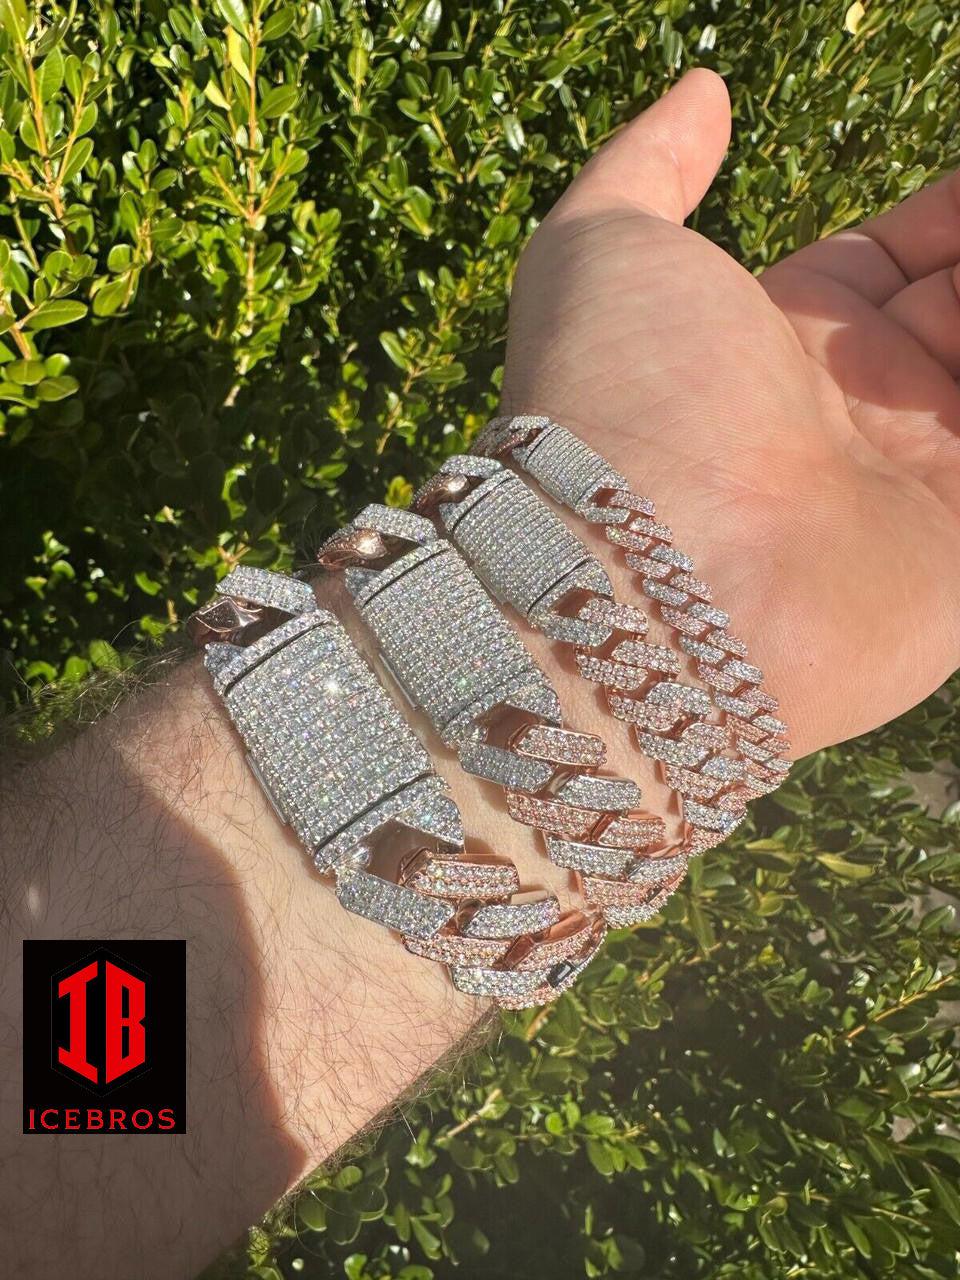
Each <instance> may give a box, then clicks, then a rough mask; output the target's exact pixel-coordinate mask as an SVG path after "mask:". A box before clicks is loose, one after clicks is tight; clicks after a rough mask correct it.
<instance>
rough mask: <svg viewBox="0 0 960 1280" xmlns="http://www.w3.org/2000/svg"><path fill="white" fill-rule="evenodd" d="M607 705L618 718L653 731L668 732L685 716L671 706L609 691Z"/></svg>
mask: <svg viewBox="0 0 960 1280" xmlns="http://www.w3.org/2000/svg"><path fill="white" fill-rule="evenodd" d="M607 705H608V706H609V708H610V711H611V712H612V714H613V715H615V716H616V717H617V719H618V720H626V721H627V722H628V723H629V724H635V725H636V726H637V727H638V728H641V729H648V730H649V731H650V732H651V733H668V732H669V731H670V730H671V729H672V728H673V727H674V726H675V725H677V724H679V723H680V721H681V720H683V719H684V718H685V714H684V712H683V711H682V710H679V709H678V710H675V709H674V708H673V707H671V706H663V705H657V704H654V703H649V702H642V701H641V700H640V699H639V698H628V697H624V696H623V695H622V694H619V693H610V692H609V691H608V693H607Z"/></svg>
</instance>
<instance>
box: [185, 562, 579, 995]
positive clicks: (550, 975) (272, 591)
mask: <svg viewBox="0 0 960 1280" xmlns="http://www.w3.org/2000/svg"><path fill="white" fill-rule="evenodd" d="M217 593H218V598H217V599H215V600H214V601H213V602H212V603H211V604H209V605H207V606H206V607H205V608H203V609H200V610H198V612H197V613H195V614H193V615H192V617H191V618H190V620H189V622H188V632H189V634H190V635H191V637H192V638H193V639H194V641H195V642H196V643H197V644H198V645H200V646H202V647H203V649H204V663H205V666H206V667H207V669H208V670H209V671H210V673H211V676H212V678H213V684H214V688H215V689H216V692H217V693H218V694H219V696H220V698H221V699H222V701H223V704H224V706H225V708H226V710H227V713H228V715H229V717H230V719H231V721H232V722H233V724H234V726H235V728H236V730H237V732H238V733H239V735H240V737H241V739H242V740H243V743H244V746H245V748H246V752H247V758H248V761H249V763H250V766H251V768H252V770H253V772H254V774H255V776H256V777H257V779H258V781H259V782H260V785H261V786H262V788H263V790H264V792H265V793H266V795H267V797H268V799H269V800H270V802H271V804H272V805H273V807H274V809H275V811H276V813H277V815H278V817H279V819H280V821H281V822H283V823H285V824H288V825H289V826H290V827H291V828H292V829H293V830H294V831H295V833H296V835H297V836H298V838H299V839H300V841H301V842H302V844H303V845H304V847H305V849H306V850H307V852H308V853H309V855H310V857H311V859H312V861H313V864H314V866H315V867H316V869H317V870H318V871H319V872H321V873H323V874H329V875H331V876H332V877H333V878H334V881H335V885H336V894H337V898H338V899H339V901H340V903H341V905H342V906H344V907H345V908H346V909H347V910H348V911H352V912H355V913H356V914H357V915H360V916H363V917H365V918H366V919H368V920H371V921H375V922H376V923H378V924H381V925H383V926H385V927H386V928H388V929H390V930H393V931H395V932H397V933H399V934H400V936H401V938H402V941H403V943H404V945H405V946H406V947H407V949H408V950H410V951H412V952H414V953H416V954H417V955H420V956H425V957H427V958H429V959H433V960H436V961H439V962H440V963H443V964H445V965H448V966H449V970H450V975H451V978H452V980H453V983H454V985H455V986H456V987H457V988H458V989H459V990H461V991H464V992H467V993H469V994H474V995H484V996H492V997H493V998H494V999H495V1000H496V1001H497V1002H498V1003H499V1004H501V1005H503V1006H505V1007H510V1008H522V1007H526V1006H531V1005H540V1004H544V1003H546V1002H548V1001H550V1000H553V999H555V998H556V997H557V996H558V995H559V994H560V993H561V992H562V991H563V990H565V989H566V988H567V987H568V986H569V985H570V984H571V983H572V982H573V981H574V979H575V978H576V977H577V975H578V974H579V973H580V972H581V970H582V969H583V968H584V967H585V965H586V964H587V963H588V961H589V960H590V959H591V958H592V956H593V955H594V954H595V952H596V950H597V947H598V946H599V945H600V942H601V940H602V937H603V927H602V925H601V924H598V922H597V921H596V920H593V919H591V918H589V917H588V916H587V915H586V914H584V913H582V912H578V911H568V912H561V909H560V905H559V902H558V901H557V899H556V897H555V896H554V895H552V894H548V893H546V892H544V891H535V892H533V893H532V894H524V893H522V892H521V886H520V880H519V876H518V873H517V870H516V867H515V866H514V865H513V863H512V862H511V861H509V860H508V859H506V858H500V857H491V856H484V857H476V858H472V857H470V856H469V855H468V854H467V853H466V852H465V850H464V836H463V827H462V822H461V817H460V813H459V811H458V809H457V806H456V805H455V804H454V802H453V800H452V799H451V797H450V796H449V795H448V794H447V791H446V784H445V783H444V782H443V780H442V779H441V778H439V777H438V776H437V774H436V773H435V772H434V770H433V766H432V763H431V760H430V757H429V755H428V754H427V752H426V750H425V749H424V747H423V745H422V744H421V743H420V741H419V739H418V738H417V736H416V735H415V733H414V732H413V730H412V729H411V727H410V726H409V725H408V724H407V722H406V720H405V719H404V717H403V716H402V715H401V713H400V711H399V710H398V708H397V707H396V705H395V704H394V702H393V700H392V699H391V698H390V697H389V696H388V694H387V693H386V691H385V690H384V689H383V687H382V686H381V685H380V683H379V681H378V680H377V678H376V677H375V676H374V674H373V672H372V671H371V669H370V667H369V666H368V665H367V664H366V662H365V661H364V660H363V658H362V657H361V656H360V655H359V653H358V652H357V650H356V648H355V647H354V645H353V642H352V641H351V639H350V638H349V636H348V635H347V633H346V631H345V630H344V629H343V627H341V626H340V624H339V623H338V622H337V621H336V619H335V618H334V617H333V615H332V614H330V613H328V612H326V611H325V610H322V609H318V608H317V606H316V602H315V598H314V594H313V590H312V588H311V587H310V586H309V585H308V584H307V583H306V582H303V581H300V580H298V579H296V578H290V577H286V576H284V575H281V574H277V573H272V572H269V571H267V570H262V569H255V568H250V567H246V566H241V567H239V568H236V569H234V570H233V571H232V572H231V573H229V574H228V575H227V576H226V577H225V578H224V579H223V580H222V581H221V582H220V584H219V586H218V588H217ZM381 862H383V863H385V865H387V866H389V867H390V868H391V869H392V870H393V875H392V876H389V875H383V874H378V873H377V870H374V869H373V868H375V867H377V868H379V865H380V863H381Z"/></svg>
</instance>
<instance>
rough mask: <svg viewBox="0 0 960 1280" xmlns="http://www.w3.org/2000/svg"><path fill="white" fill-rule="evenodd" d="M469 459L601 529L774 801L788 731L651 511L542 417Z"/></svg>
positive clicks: (494, 433)
mask: <svg viewBox="0 0 960 1280" xmlns="http://www.w3.org/2000/svg"><path fill="white" fill-rule="evenodd" d="M472 452H473V453H474V454H476V455H479V456H483V457H487V458H500V457H503V458H509V459H510V460H512V461H513V462H514V463H515V464H516V465H517V466H518V468H519V469H520V471H521V472H522V473H524V474H525V475H526V476H529V477H530V479H531V480H532V481H534V482H535V483H536V484H537V485H539V486H540V488H541V489H543V490H544V492H545V493H547V494H549V495H550V496H551V497H552V498H554V499H556V501H557V502H559V503H560V504H561V505H563V506H565V507H566V508H568V509H569V510H570V511H573V512H575V513H576V514H577V515H579V516H580V517H581V518H582V519H584V520H586V521H588V522H590V523H591V524H594V525H599V526H600V527H601V528H602V529H603V531H604V534H605V535H606V538H607V540H608V542H610V543H611V544H612V545H613V546H615V547H618V548H619V549H620V550H621V551H622V552H623V553H624V555H625V557H626V563H627V566H628V567H629V568H630V569H632V570H633V571H634V572H635V573H636V574H637V576H638V577H639V580H640V587H641V590H642V591H643V593H644V595H646V596H647V597H648V599H650V600H652V601H653V602H654V603H655V605H656V607H657V609H658V612H659V616H660V617H661V618H662V619H663V621H664V622H665V623H666V624H667V626H668V627H670V628H671V629H672V630H673V631H674V633H675V634H676V635H677V636H678V644H679V646H680V648H681V649H682V650H683V651H684V652H685V653H687V654H688V655H689V656H690V657H692V658H693V659H694V660H695V668H696V672H697V675H698V676H699V677H700V679H701V680H702V681H703V683H704V684H705V685H706V686H707V688H708V689H709V690H710V694H711V699H712V701H713V703H714V705H715V706H716V707H717V708H718V709H719V710H720V711H722V712H723V713H724V715H725V724H726V728H727V731H728V733H729V735H730V740H731V742H732V744H733V748H734V751H735V753H736V756H737V758H738V759H739V760H740V761H741V762H743V763H744V765H745V768H746V770H748V771H749V777H750V783H749V785H750V787H751V788H753V789H755V790H758V791H760V790H766V791H771V790H773V789H774V788H776V787H777V786H779V785H780V783H781V782H782V781H783V780H784V778H785V776H786V775H787V773H788V772H789V769H790V762H789V760H788V759H787V755H786V753H787V752H788V751H789V749H790V744H789V742H788V741H787V737H786V735H787V726H786V725H785V724H784V722H783V721H782V720H780V719H778V718H777V716H776V712H777V710H778V704H777V700H776V698H774V697H773V696H772V695H771V694H769V693H767V692H766V690H764V689H763V688H762V687H761V686H762V682H763V673H762V672H761V670H760V669H759V667H756V666H754V665H753V664H752V663H749V662H747V661H746V658H747V649H746V645H745V644H744V643H743V641H742V640H740V639H739V638H738V637H736V636H734V635H732V634H731V633H730V632H729V630H728V627H729V624H730V618H729V615H728V614H727V613H725V612H724V611H723V610H722V609H718V608H716V607H715V606H714V604H713V595H712V592H711V590H710V587H709V586H708V585H707V583H705V582H703V581H701V579H699V578H697V577H695V576H694V573H693V561H692V560H691V559H690V557H689V556H687V555H686V554H684V552H682V551H680V550H679V549H678V548H677V547H676V546H674V544H673V533H672V531H671V530H670V528H669V527H668V526H667V525H665V524H662V523H660V522H659V521H658V520H657V519H656V518H655V517H656V511H655V508H654V504H653V502H652V501H651V500H650V499H649V498H646V497H642V496H641V495H639V494H636V493H634V492H633V491H632V490H631V488H630V485H629V482H628V481H627V479H626V477H625V476H623V475H621V474H620V472H618V471H616V470H615V469H614V468H613V467H612V466H611V465H610V463H608V462H607V460H606V459H605V458H603V457H602V456H601V455H600V454H599V453H597V452H596V451H595V450H593V449H591V448H590V446H589V445H587V444H585V443H584V441H583V440H581V439H580V438H579V437H578V436H576V435H574V434H573V432H571V431H568V430H567V428H566V427H564V426H561V425H560V424H559V423H558V422H555V421H554V420H553V419H552V418H549V417H544V416H533V415H517V416H514V417H504V418H495V419H493V421H491V422H489V423H488V424H487V425H486V426H485V427H484V428H483V430H482V431H481V432H480V433H479V435H478V436H477V438H476V439H475V441H474V442H473V446H472ZM687 808H688V809H689V806H687Z"/></svg>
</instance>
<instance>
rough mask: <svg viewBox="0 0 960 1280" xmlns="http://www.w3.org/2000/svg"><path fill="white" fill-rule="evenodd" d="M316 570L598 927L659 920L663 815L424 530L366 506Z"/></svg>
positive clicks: (670, 886) (677, 875)
mask: <svg viewBox="0 0 960 1280" xmlns="http://www.w3.org/2000/svg"><path fill="white" fill-rule="evenodd" d="M318 560H319V562H320V564H321V565H322V566H324V567H325V568H326V569H328V570H330V569H343V570H344V571H345V576H346V583H347V587H348V589H349V591H350V593H351V594H352V596H353V599H354V602H355V604H356V605H357V608H358V611H359V613H360V615H361V616H362V618H363V619H364V621H365V622H366V624H367V626H368V627H369V628H370V630H371V632H372V633H373V635H374V637H375V638H376V641H377V644H378V646H379V649H380V653H381V656H382V657H383V660H384V662H385V664H386V666H387V667H388V669H389V670H390V671H391V673H392V674H393V676H394V678H395V679H396V681H397V683H398V684H399V686H400V687H401V689H402V690H403V691H404V693H405V694H406V696H407V697H408V698H409V700H410V701H411V703H412V704H413V705H414V706H416V707H418V708H419V709H421V710H422V711H423V712H424V713H425V714H426V716H427V718H428V719H429V720H430V722H431V724H432V725H433V727H434V729H435V730H436V731H437V733H438V734H439V735H440V737H441V738H442V740H443V741H444V742H445V743H446V744H447V745H448V746H450V747H452V748H454V749H455V750H456V752H457V756H458V759H459V762H460V764H461V765H462V766H463V768H464V769H466V771H467V772H469V773H472V774H474V775H475V776H477V777H480V778H484V779H486V780H488V781H490V782H493V783H496V784H499V785H500V786H501V787H502V788H503V789H504V792H505V796H506V803H507V808H508V811H509V813H510V815H511V817H513V818H514V819H515V820H516V821H517V822H520V823H523V824H524V825H527V826H530V827H532V828H534V829H536V830H537V831H539V832H540V833H541V835H542V838H543V842H544V846H545V850H546V852H547V853H548V855H549V856H550V857H551V858H552V859H553V861H554V862H555V863H557V865H559V866H561V867H564V868H566V869H568V870H570V871H572V872H574V873H575V874H576V875H577V876H578V877H579V884H580V888H581V889H582V892H583V895H584V897H585V898H586V899H587V901H588V902H589V903H591V904H592V905H593V906H594V907H596V908H598V909H599V910H600V911H601V912H602V915H603V918H604V919H605V920H606V922H607V923H608V924H612V925H626V924H631V923H634V922H636V921H639V920H647V919H649V918H650V917H651V916H653V915H655V914H656V913H657V912H658V911H659V909H660V907H661V906H662V905H663V903H664V902H665V901H666V899H667V898H668V897H669V895H670V894H671V893H672V892H673V891H674V889H675V888H676V887H677V885H678V884H679V883H680V881H681V880H682V878H683V875H684V872H685V868H686V858H685V856H684V855H682V854H680V855H676V854H671V855H669V856H667V857H657V856H656V854H657V853H658V852H659V851H660V850H661V849H662V846H663V839H664V824H663V821H662V819H660V818H658V817H655V816H653V815H651V814H649V813H647V812H645V811H644V810H641V809H640V807H639V804H640V789H639V787H637V785H636V783H634V782H632V781H630V780H629V779H626V778H619V777H609V776H604V775H601V774H599V773H598V772H597V770H598V769H599V768H600V766H601V765H602V764H603V761H604V757H605V747H604V744H603V741H602V739H601V738H599V737H598V736H597V735H596V734H592V733H582V732H579V731H576V730H574V729H571V728H569V727H568V726H567V725H566V724H565V723H564V721H563V718H562V714H561V710H560V704H559V699H558V697H557V694H556V691H555V689H554V688H553V686H552V684H551V683H550V681H549V680H548V678H547V677H546V675H545V674H544V673H543V671H542V670H541V669H540V668H539V667H538V666H537V664H536V663H535V662H534V660H533V658H532V656H531V655H530V654H529V652H528V651H527V649H526V647H525V646H524V645H523V644H522V642H521V641H520V638H519V636H518V635H517V633H516V632H515V630H514V628H513V627H512V626H511V624H510V623H509V622H508V621H507V619H506V618H505V617H504V616H503V615H502V614H501V612H500V610H499V609H498V608H497V607H496V605H495V604H494V602H493V601H492V600H491V598H490V596H489V595H488V594H487V593H486V591H485V590H484V589H483V587H482V585H481V584H480V582H479V581H478V579H477V578H476V576H475V575H474V573H473V572H472V570H471V569H470V567H469V566H468V565H467V563H466V561H465V560H464V559H463V557H462V556H460V554H459V553H458V552H457V551H456V549H455V548H454V547H453V546H452V545H451V544H450V543H449V542H446V541H444V540H442V539H440V538H439V537H438V535H437V531H436V529H435V528H434V526H433V523H432V522H431V521H430V520H427V519H425V518H424V517H422V516H419V515H415V514H413V513H412V512H409V511H401V510H397V509H395V508H388V507H383V506H376V505H373V506H369V507H366V508H364V510H363V511H361V512H360V513H359V514H358V515H357V516H356V517H355V518H354V519H353V520H352V521H351V522H350V524H349V525H347V526H346V527H345V528H344V529H343V530H341V531H340V532H339V533H337V534H335V535H334V536H333V537H332V538H331V539H329V540H328V542H327V543H326V544H325V545H324V546H323V547H322V548H321V550H320V552H319V555H318Z"/></svg>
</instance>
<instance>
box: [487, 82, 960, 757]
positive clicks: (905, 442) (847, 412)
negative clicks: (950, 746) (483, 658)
mask: <svg viewBox="0 0 960 1280" xmlns="http://www.w3.org/2000/svg"><path fill="white" fill-rule="evenodd" d="M729 139H730V110H729V101H728V98H727V92H726V88H725V86H724V84H723V81H722V80H721V79H720V78H719V76H717V75H715V74H713V73H712V72H710V71H706V70H696V71H691V72H690V73H689V74H688V75H687V76H685V77H684V78H683V79H682V80H681V81H680V82H679V83H678V85H677V86H676V87H675V88H674V89H673V90H672V91H671V92H670V93H669V94H667V95H666V96H665V97H664V98H662V99H661V100H660V101H659V102H657V103H656V104H655V105H654V106H653V107H651V108H650V110H648V111H646V112H644V113H643V115H641V116H639V117H638V118H637V119H636V120H635V121H633V122H632V123H631V124H630V126H629V127H627V128H625V129H624V130H622V131H621V132H620V133H619V134H618V135H617V136H616V137H615V138H614V139H613V140H612V141H611V142H610V143H609V144H608V145H607V146H605V147H604V148H603V149H602V150H601V151H600V152H599V153H598V154H597V155H596V157H594V159H593V160H591V162H590V163H589V164H588V165H586V166H585V168H584V169H583V170H582V171H581V173H580V174H579V176H578V177H577V179H576V181H575V182H574V183H573V184H572V185H571V187H570V188H569V190H568V191H567V192H566V194H565V195H564V196H563V198H562V199H561V200H560V201H559V202H558V204H557V205H556V206H555V208H554V209H553V210H552V211H551V213H550V214H549V216H548V217H547V218H546V219H545V220H544V222H543V224H542V225H541V226H540V228H539V229H538V230H537V232H536V234H535V235H534V237H533V239H532V241H531V242H530V245H529V247H528V248H527V250H526V252H525V253H524V255H523V258H522V260H521V264H520V268H519V273H518V277H517V281H516V286H515V291H514V295H513V302H512V306H511V312H510V337H509V343H508V352H507V365H506V372H505V381H504V411H505V412H532V413H546V414H550V415H553V416H556V417H557V418H558V420H559V421H561V422H563V423H564V424H565V425H566V426H568V427H570V428H571V429H572V430H575V431H576V432H577V433H578V434H580V435H582V436H583V437H584V438H585V439H586V440H588V441H589V443H590V444H592V445H593V446H594V447H595V448H596V449H598V450H599V451H600V452H601V453H603V454H604V455H605V456H606V457H608V458H609V459H610V460H611V461H612V462H613V464H614V465H615V466H616V467H617V468H618V469H619V470H621V471H623V472H624V473H625V474H626V476H627V477H628V479H630V480H631V482H632V483H633V484H634V485H635V486H636V488H638V489H639V490H640V491H641V492H642V493H645V494H647V495H649V496H650V497H652V498H653V499H654V500H655V502H656V503H657V510H658V514H659V516H660V518H661V519H664V520H666V522H667V523H668V524H670V525H671V527H672V528H673V529H674V532H675V535H676V542H677V545H678V546H680V547H682V548H683V549H684V550H686V551H687V552H688V553H689V554H691V555H692V556H693V559H694V562H695V565H696V572H697V574H698V576H700V577H703V578H705V579H706V581H707V582H709V583H711V585H712V586H713V588H714V593H715V599H716V601H717V603H719V604H720V605H721V606H722V607H723V608H725V609H727V610H728V612H730V614H731V616H732V619H733V623H732V629H733V630H734V631H735V632H736V633H737V634H739V635H741V636H742V637H744V638H745V639H746V640H747V641H748V643H749V645H750V652H751V657H752V660H753V661H755V662H757V663H758V665H759V666H760V667H762V668H763V670H764V672H765V674H766V676H767V681H766V683H767V687H769V688H770V689H771V690H773V691H775V693H776V694H777V696H778V697H779V699H780V701H781V706H782V711H783V715H784V718H785V719H786V720H787V721H788V722H789V724H790V726H791V738H792V743H793V754H794V755H795V756H799V755H804V754H806V753H808V752H810V751H813V750H815V749H816V748H818V747H822V746H826V745H828V744H830V743H834V742H838V741H842V740H844V739H846V738H849V737H852V736H853V735H855V734H859V733H863V732H864V731H866V730H868V729H872V728H874V727H876V726H877V725H879V724H883V723H885V722H886V721H887V720H890V719H892V718H893V717H895V716H897V715H899V714H900V713H901V712H903V711H906V710H907V709H908V708H909V707H912V706H914V705H915V704H916V703H917V702H919V701H921V700H922V699H923V698H924V697H925V696H927V695H928V694H929V693H931V692H932V691H933V690H934V689H936V688H937V687H938V685H939V684H941V683H942V682H943V680H944V679H946V677H947V676H948V675H949V674H950V673H951V672H952V671H954V670H955V669H956V667H957V666H958V665H960V389H958V386H957V381H956V379H957V377H958V375H960V325H958V321H960V300H958V285H960V174H952V175H951V176H949V177H948V178H945V179H943V180H942V181H941V182H939V183H937V184H935V185H932V186H930V187H929V188H927V189H925V190H923V191H921V192H920V193H918V194H917V195H915V196H913V197H911V198H910V199H908V200H906V201H905V202H904V203H903V204H902V205H900V206H899V207H898V208H896V209H894V210H893V211H891V212H889V213H885V214H883V215H881V216H880V217H878V218H874V219H871V220H870V221H868V222H865V223H863V224H862V225H861V226H860V227H858V228H857V229H856V230H851V231H844V232H841V233H840V234H838V235H835V236H832V237H830V238H829V239H826V240H823V241H820V242H818V243H815V244H812V245H810V246H809V247H807V248H804V249H802V250H800V251H799V252H798V253H795V254H793V255H792V256H790V257H788V258H786V259H784V260H782V261H781V262H779V263H778V264H777V265H776V266H774V267H772V268H771V269H770V270H768V271H766V272H765V273H764V274H763V275H762V276H761V277H760V278H759V280H758V279H756V278H754V277H753V276H751V275H750V274H749V273H748V272H747V271H745V270H744V269H743V268H742V267H741V266H740V265H739V264H738V263H737V262H735V261H734V259H733V258H731V257H729V256H728V255H727V254H726V253H724V252H723V251H722V250H721V249H719V248H718V247H717V246H716V245H714V244H712V243H711V242H710V241H708V240H706V239H704V237H702V236H700V235H698V234H697V233H696V232H694V231H692V230H690V229H689V228H686V227H684V226H683V225H682V222H683V219H684V218H685V217H686V216H687V215H689V214H690V213H691V212H692V210H693V209H694V208H695V207H696V205H697V203H698V202H699V200H700V199H701V198H702V196H703V194H704V192H705V191H706V190H707V188H708V187H709V185H710V183H711V182H712V180H713V178H714V176H715V174H716V171H717V168H718V166H719V164H720V161H721V159H722V157H723V154H724V152H725V151H726V148H727V146H728V143H729Z"/></svg>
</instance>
